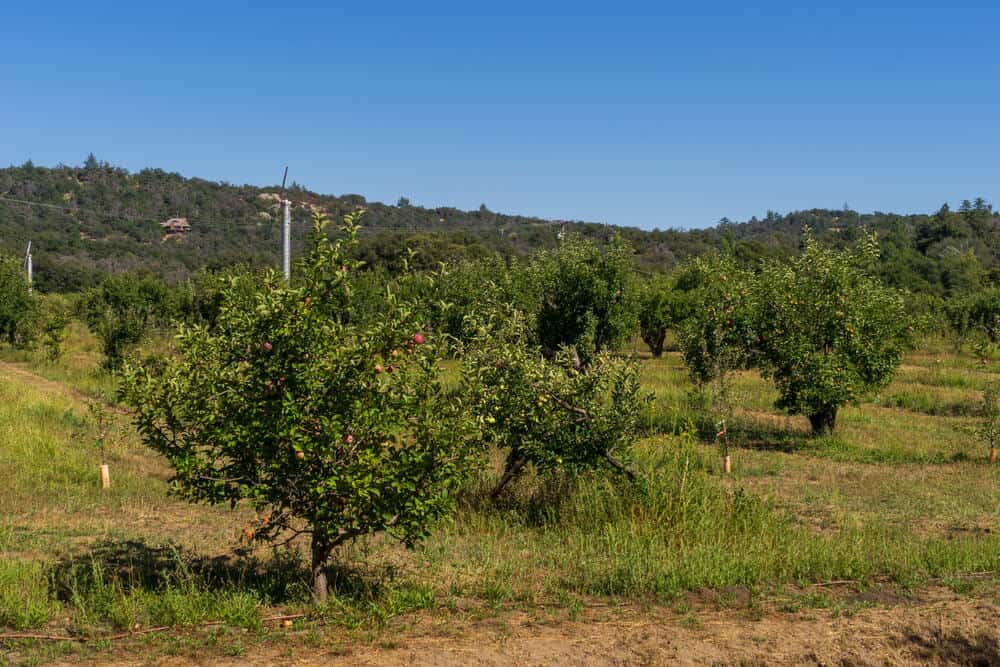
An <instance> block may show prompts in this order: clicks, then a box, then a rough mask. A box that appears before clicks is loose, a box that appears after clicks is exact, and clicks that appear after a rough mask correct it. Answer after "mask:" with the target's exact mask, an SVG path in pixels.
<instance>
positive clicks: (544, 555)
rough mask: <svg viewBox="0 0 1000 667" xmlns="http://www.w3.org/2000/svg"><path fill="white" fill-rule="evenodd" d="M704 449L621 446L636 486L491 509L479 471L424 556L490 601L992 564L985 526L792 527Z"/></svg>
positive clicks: (659, 443) (524, 498)
mask: <svg viewBox="0 0 1000 667" xmlns="http://www.w3.org/2000/svg"><path fill="white" fill-rule="evenodd" d="M711 454H712V452H711V450H709V449H707V448H704V447H700V446H698V445H697V444H696V442H695V439H694V437H693V436H692V435H691V434H688V435H686V436H682V437H677V438H658V439H653V440H648V441H646V442H645V443H644V444H643V445H642V447H641V451H636V452H635V457H634V460H635V461H636V465H637V468H638V469H639V472H640V473H641V474H640V481H639V482H637V483H631V482H629V481H628V480H626V479H624V478H619V477H612V476H607V475H600V474H599V473H595V472H589V473H584V474H579V475H576V476H559V477H554V476H547V477H537V478H533V479H525V480H523V483H522V484H520V485H519V486H518V487H517V489H516V492H515V493H512V494H511V495H510V496H509V497H507V498H506V499H505V500H504V502H502V503H500V504H496V505H494V504H489V503H488V502H487V501H486V500H485V498H486V496H487V490H488V488H489V481H488V480H482V481H481V482H479V487H481V488H479V487H475V486H474V487H473V488H472V489H470V490H469V492H468V494H467V496H466V498H465V503H464V505H463V511H462V513H460V516H459V520H458V521H457V522H456V525H455V526H454V527H453V528H452V529H451V530H450V531H449V534H448V536H447V537H446V539H444V540H443V542H441V543H439V545H438V549H440V552H438V553H437V554H436V559H441V560H442V561H444V560H446V559H448V558H452V559H454V554H455V553H456V550H457V549H461V550H462V554H463V558H465V559H467V562H466V563H465V567H466V569H467V572H468V573H470V574H471V573H473V572H475V573H477V574H476V575H474V576H478V578H479V582H478V583H477V584H474V587H478V588H479V589H481V591H480V592H482V593H483V594H484V595H485V594H486V593H487V592H488V593H489V595H490V596H492V598H497V599H501V600H502V599H506V598H516V597H518V596H519V595H530V594H531V592H532V591H545V592H548V593H550V594H553V595H559V594H564V593H566V592H570V593H574V594H582V595H609V596H615V597H625V598H635V597H645V596H649V595H653V596H658V597H664V598H670V597H673V596H675V595H677V594H680V593H682V592H684V591H687V590H693V589H698V588H703V587H708V588H717V589H718V588H725V587H730V586H747V587H756V586H771V585H781V584H784V583H799V584H805V583H810V582H818V581H828V580H834V579H850V580H855V581H860V582H864V581H870V580H872V579H875V578H888V579H890V580H893V581H899V582H904V583H907V584H909V583H911V582H915V581H920V580H925V579H927V578H929V577H939V576H947V575H950V574H958V573H963V572H971V571H983V570H993V569H998V568H1000V538H996V537H993V536H987V537H983V536H970V537H968V538H964V537H961V538H954V537H952V538H949V539H941V538H932V537H924V536H921V535H919V534H914V533H913V531H909V530H904V529H902V528H900V527H892V526H885V525H880V524H873V525H865V524H862V523H860V522H855V523H851V524H848V525H845V526H843V527H840V528H836V529H832V530H825V531H817V530H815V529H813V528H809V527H806V526H804V525H801V524H799V523H797V522H796V521H795V520H794V519H793V518H792V516H791V515H789V514H786V513H785V512H784V511H783V510H781V509H779V508H777V507H776V506H775V505H774V504H773V503H772V502H771V501H770V500H769V499H767V498H765V497H761V496H758V495H756V494H754V493H751V492H748V491H747V490H745V489H744V488H743V487H741V486H740V485H739V483H738V482H729V481H724V480H720V479H719V478H718V477H715V476H713V475H712V474H710V472H709V471H710V470H711V469H712V467H713V465H714V457H712V456H711ZM477 499H478V500H477ZM430 551H431V552H432V553H431V555H432V557H434V556H435V554H434V553H433V552H435V549H431V550H430ZM515 560H516V562H517V565H516V567H513V568H512V567H510V566H511V564H512V563H513V562H514V561H515ZM487 588H488V591H487ZM492 598H491V599H492Z"/></svg>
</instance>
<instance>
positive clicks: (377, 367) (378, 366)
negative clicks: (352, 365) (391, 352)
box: [375, 364, 382, 373]
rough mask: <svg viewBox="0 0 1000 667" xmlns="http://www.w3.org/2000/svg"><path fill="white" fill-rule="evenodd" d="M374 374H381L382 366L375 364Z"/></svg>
mask: <svg viewBox="0 0 1000 667" xmlns="http://www.w3.org/2000/svg"><path fill="white" fill-rule="evenodd" d="M375 372H376V373H381V372H382V364H375Z"/></svg>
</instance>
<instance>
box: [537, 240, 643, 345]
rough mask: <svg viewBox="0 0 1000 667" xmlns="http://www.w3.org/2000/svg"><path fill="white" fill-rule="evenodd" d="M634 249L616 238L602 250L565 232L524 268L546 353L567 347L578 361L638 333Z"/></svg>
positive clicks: (620, 343)
mask: <svg viewBox="0 0 1000 667" xmlns="http://www.w3.org/2000/svg"><path fill="white" fill-rule="evenodd" d="M631 255H632V250H631V248H630V247H629V245H628V244H627V243H625V242H624V241H622V240H621V239H619V238H617V237H616V238H614V239H612V242H611V244H610V245H609V247H607V248H601V247H600V246H599V245H597V243H595V242H594V241H592V240H591V239H587V238H584V237H582V236H579V235H577V234H569V235H567V236H566V238H564V239H563V240H562V241H560V245H559V247H558V248H556V249H555V250H551V251H542V252H540V253H538V254H537V255H536V256H535V257H534V258H533V260H532V262H531V264H530V265H529V267H528V273H529V278H528V280H529V283H530V285H529V287H528V289H529V290H530V291H531V292H532V297H531V298H532V299H533V300H534V303H535V307H534V309H535V313H536V322H535V324H536V333H537V340H538V343H539V344H541V346H542V349H543V350H544V351H545V352H546V353H547V354H549V355H550V356H551V355H553V354H555V353H556V351H558V350H560V349H561V348H564V347H567V348H571V350H572V351H573V353H574V354H576V355H577V356H578V357H579V359H580V362H581V364H586V363H588V362H589V361H590V360H591V359H592V358H593V356H594V355H595V354H597V353H598V352H601V351H605V350H613V349H614V348H616V347H619V346H620V345H622V344H624V343H626V342H628V340H629V339H630V337H631V336H633V335H635V331H636V303H635V298H634V295H633V292H632V289H631V280H632V256H631Z"/></svg>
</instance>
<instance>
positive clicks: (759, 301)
mask: <svg viewBox="0 0 1000 667" xmlns="http://www.w3.org/2000/svg"><path fill="white" fill-rule="evenodd" d="M803 245H804V248H803V251H802V254H801V255H799V256H797V257H795V258H793V259H791V260H789V261H787V262H779V261H771V262H767V263H765V264H764V266H763V268H762V270H761V272H760V273H759V274H756V275H754V274H752V273H750V272H748V271H746V270H743V269H741V268H740V267H739V266H738V265H737V264H736V263H735V261H734V260H733V259H732V258H729V257H718V258H706V259H697V260H694V261H693V262H692V263H691V265H690V267H689V269H688V271H687V275H688V278H689V280H690V282H691V283H692V285H693V286H694V289H693V290H692V294H693V311H692V314H691V316H690V317H689V319H688V320H687V321H686V323H685V325H684V327H683V330H682V335H681V343H682V349H683V352H684V359H685V362H686V363H687V365H688V368H689V370H690V371H691V374H692V376H693V377H694V378H695V380H696V381H698V382H700V383H705V382H708V381H710V380H713V379H716V378H719V377H722V376H724V375H725V373H727V372H728V371H731V370H735V369H739V368H748V367H756V368H758V369H759V370H760V371H761V372H762V373H764V374H765V375H767V376H770V377H771V378H773V379H774V381H775V384H776V385H777V387H778V390H779V392H780V397H779V399H778V402H777V405H778V407H780V408H784V409H786V410H788V411H789V412H790V413H792V414H804V415H807V416H808V417H809V418H810V421H811V423H812V425H813V428H814V430H816V431H825V430H829V429H832V428H833V426H834V424H835V420H836V414H837V409H838V408H839V407H840V406H841V405H844V404H845V403H850V402H853V401H857V400H859V399H860V398H861V397H862V396H863V395H864V394H866V393H868V392H871V391H873V390H876V389H878V388H880V387H883V386H885V385H886V384H887V383H888V382H889V381H890V379H891V378H892V374H893V372H894V371H895V369H896V367H897V366H898V365H899V363H900V361H901V360H902V356H903V352H904V349H905V345H906V343H907V340H908V336H909V333H910V332H909V326H908V322H907V319H906V317H905V312H904V304H903V299H902V295H900V294H899V293H898V292H896V291H895V290H892V289H889V288H886V287H884V286H883V285H882V284H881V283H880V282H879V281H878V279H877V278H875V277H873V275H872V274H871V271H872V270H874V267H875V264H876V260H877V257H878V246H877V244H876V242H875V239H874V237H873V236H865V237H863V238H862V239H861V240H860V241H859V243H858V245H857V248H856V249H855V250H853V251H846V250H845V251H834V250H830V249H828V248H824V247H822V246H821V245H820V244H818V243H817V242H816V241H815V240H814V239H813V238H812V237H811V236H810V235H809V234H808V233H807V234H806V236H805V238H804V242H803Z"/></svg>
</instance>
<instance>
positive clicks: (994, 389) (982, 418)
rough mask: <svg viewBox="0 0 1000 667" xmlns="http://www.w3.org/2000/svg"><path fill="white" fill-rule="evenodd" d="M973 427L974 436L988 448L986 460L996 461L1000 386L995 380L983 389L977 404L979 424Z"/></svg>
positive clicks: (998, 437) (999, 439)
mask: <svg viewBox="0 0 1000 667" xmlns="http://www.w3.org/2000/svg"><path fill="white" fill-rule="evenodd" d="M974 429H975V433H976V436H977V437H978V438H979V439H980V440H982V441H983V444H985V445H986V446H987V447H988V448H989V451H988V453H987V460H989V462H990V463H994V462H996V460H997V442H1000V386H998V385H997V383H995V382H991V383H989V384H988V385H986V389H985V390H984V391H983V401H982V403H981V404H980V405H979V424H977V425H976V426H975V427H974Z"/></svg>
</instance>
